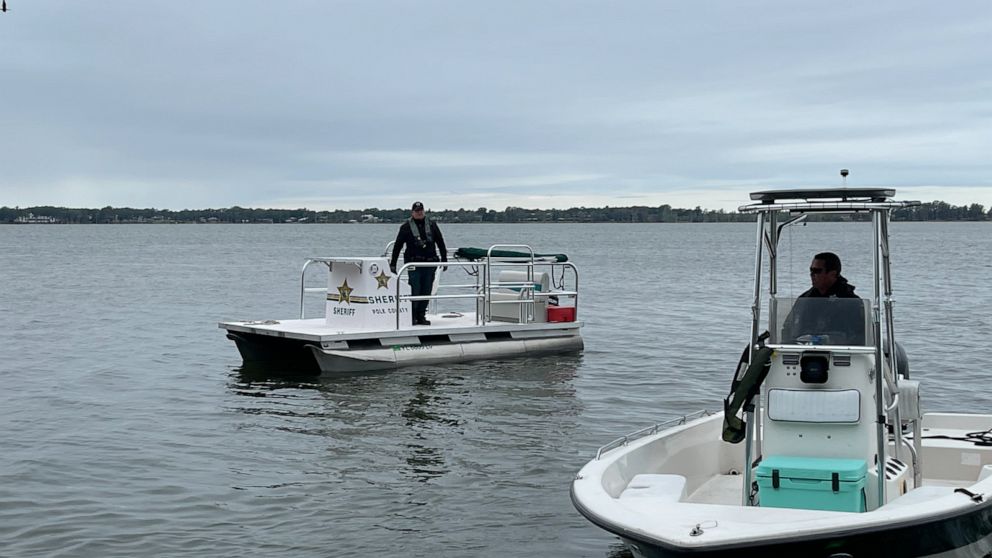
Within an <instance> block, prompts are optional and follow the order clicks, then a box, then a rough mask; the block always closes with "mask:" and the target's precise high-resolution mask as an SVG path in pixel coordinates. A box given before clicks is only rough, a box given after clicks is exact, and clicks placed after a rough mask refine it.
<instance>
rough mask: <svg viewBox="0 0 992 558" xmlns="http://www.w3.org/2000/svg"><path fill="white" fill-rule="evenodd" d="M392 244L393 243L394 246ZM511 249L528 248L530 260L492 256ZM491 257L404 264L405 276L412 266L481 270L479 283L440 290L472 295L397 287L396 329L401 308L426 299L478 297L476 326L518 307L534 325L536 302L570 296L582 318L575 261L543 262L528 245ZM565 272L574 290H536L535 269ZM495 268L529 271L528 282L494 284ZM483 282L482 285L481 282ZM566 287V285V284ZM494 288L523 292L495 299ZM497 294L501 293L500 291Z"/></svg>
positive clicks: (523, 317)
mask: <svg viewBox="0 0 992 558" xmlns="http://www.w3.org/2000/svg"><path fill="white" fill-rule="evenodd" d="M390 244H392V243H390ZM508 248H518V249H519V248H522V249H526V250H527V252H528V253H529V254H530V256H529V257H524V258H513V257H502V256H500V257H494V256H492V253H493V251H494V250H504V249H508ZM386 253H387V254H388V253H389V245H388V244H387V250H386ZM486 253H487V256H486V259H485V260H480V261H470V262H462V261H458V260H451V259H449V260H448V261H447V262H410V263H405V264H403V266H402V267H400V269H398V270H397V273H396V275H397V276H398V277H399V276H402V275H403V272H404V271H406V270H407V269H408V268H411V267H434V268H438V267H447V266H456V267H476V268H478V270H479V271H478V273H476V274H475V277H476V282H475V284H471V283H469V284H464V285H446V284H439V285H438V289H441V288H445V289H457V288H463V289H465V288H468V289H473V290H474V292H472V293H468V294H458V295H444V294H431V295H421V296H414V295H402V294H400V292H399V291H400V282H397V284H396V328H397V329H399V328H400V309H401V305H402V303H403V302H408V301H414V300H426V301H430V302H435V301H438V300H446V299H447V300H450V299H466V298H474V299H476V301H477V302H476V312H475V323H476V325H480V324H483V325H484V324H487V323H491V322H493V321H495V320H493V318H492V306H493V305H494V304H495V305H508V304H513V305H517V306H518V307H519V308H520V313H519V315H518V321H519V323H533V322H534V321H535V319H536V316H535V312H534V308H535V305H536V302H537V301H538V300H539V299H542V298H544V299H547V298H550V297H570V298H572V300H573V301H574V307H575V317H576V319H578V311H579V271H578V269H577V268H576V267H575V264H573V263H571V262H549V261H544V260H540V259H538V258H536V257H535V255H534V249H533V248H531V247H530V246H528V245H526V244H494V245H492V246H490V247H489V249H488V250H487V251H486ZM559 266H560V267H561V268H562V269H570V270H572V282H573V285H574V287H575V288H574V289H572V290H565V289H560V290H553V291H549V292H543V291H538V290H537V289H536V287H537V286H538V283H537V282H535V281H534V270H535V268H538V269H542V268H544V267H550V270H551V271H550V275H551V276H552V277H553V275H554V272H555V269H556V268H557V267H559ZM494 267H523V268H525V269H526V270H527V280H526V281H493V279H492V270H493V268H494ZM480 280H481V283H480ZM562 286H564V285H562ZM493 289H519V291H514V292H516V293H518V297H517V298H515V299H513V300H493ZM497 292H499V291H498V290H497Z"/></svg>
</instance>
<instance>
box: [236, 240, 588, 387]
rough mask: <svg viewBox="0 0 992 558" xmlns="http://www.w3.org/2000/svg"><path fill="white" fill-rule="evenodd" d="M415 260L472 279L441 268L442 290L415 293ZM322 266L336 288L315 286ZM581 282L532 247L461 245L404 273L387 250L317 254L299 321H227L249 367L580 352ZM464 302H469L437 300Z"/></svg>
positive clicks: (570, 268)
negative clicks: (444, 258) (314, 310)
mask: <svg viewBox="0 0 992 558" xmlns="http://www.w3.org/2000/svg"><path fill="white" fill-rule="evenodd" d="M390 244H392V243H390ZM389 248H390V247H389V246H387V249H386V254H388V253H389ZM414 266H418V267H423V266H432V267H441V268H452V271H455V270H464V271H466V272H467V273H468V277H470V278H471V280H470V282H468V283H463V284H457V285H455V284H445V283H443V282H441V281H440V278H441V275H442V271H441V270H439V271H438V273H437V279H436V280H435V284H434V291H433V292H432V294H431V295H429V296H422V297H414V296H411V295H410V287H409V285H408V284H407V281H406V279H405V277H404V275H405V273H406V272H407V271H408V270H409V269H410V268H412V267H414ZM312 268H313V269H319V268H323V269H324V270H326V272H327V278H326V287H310V286H307V285H308V275H309V276H312V275H313V273H310V274H308V270H310V269H312ZM578 280H579V276H578V270H577V269H576V267H575V265H574V264H572V263H571V262H569V261H568V258H567V257H566V256H564V255H562V254H548V255H541V254H535V253H534V250H533V249H531V248H530V247H529V246H522V245H495V246H492V247H490V248H489V249H488V250H484V249H474V248H460V249H459V250H457V251H456V252H455V253H454V254H452V257H451V258H449V261H448V262H444V263H441V262H437V263H435V262H418V263H416V264H405V265H403V267H402V268H400V269H399V270H398V273H395V274H394V273H392V272H391V271H390V269H389V261H388V258H387V257H386V256H385V255H383V256H380V257H372V258H350V257H331V258H313V259H310V260H307V261H306V263H305V264H304V265H303V271H302V272H301V277H300V318H299V319H290V320H258V321H236V322H235V321H229V322H221V323H220V324H219V326H220V327H221V328H223V329H226V330H227V336H228V338H229V339H231V340H233V341H234V342H235V343H236V344H237V347H238V350H239V351H240V352H241V356H242V358H243V359H244V362H245V364H246V365H262V366H272V367H278V368H279V369H280V370H284V371H285V370H300V371H314V372H317V371H319V372H323V373H335V372H356V371H365V370H380V369H389V368H397V367H400V366H408V365H418V364H436V363H453V362H464V361H469V360H480V359H495V358H508V357H514V356H522V355H535V354H547V353H562V352H576V351H581V350H582V347H583V343H582V337H581V335H580V334H579V329H580V328H581V327H582V323H581V322H579V321H577V311H578ZM310 281H311V282H312V279H310ZM307 294H320V295H321V296H322V297H324V298H326V303H325V304H324V309H325V315H324V317H322V318H307V317H306V315H305V314H306V300H305V298H306V295H307ZM412 300H428V301H430V304H431V307H432V308H433V313H429V314H428V316H427V317H428V319H429V321H430V322H431V324H430V325H427V326H423V325H416V326H414V325H411V321H412V320H411V318H410V301H412ZM459 302H461V303H463V305H467V306H468V308H466V309H464V310H465V311H452V310H448V311H440V310H438V308H437V307H438V306H439V305H442V304H449V305H457V304H458V303H459Z"/></svg>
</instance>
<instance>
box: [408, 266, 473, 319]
mask: <svg viewBox="0 0 992 558" xmlns="http://www.w3.org/2000/svg"><path fill="white" fill-rule="evenodd" d="M480 265H481V266H483V267H488V264H487V263H485V262H483V263H479V262H452V261H447V262H410V263H405V264H403V266H402V267H400V268H399V269H398V270H397V271H396V277H400V276H402V275H403V272H404V271H406V270H407V268H410V267H433V268H438V267H448V266H454V267H472V266H480ZM400 284H401V283H400V281H399V280H397V281H396V329H397V330H398V329H400V309H401V308H402V303H403V302H406V301H413V300H428V301H430V300H438V299H451V298H474V299H476V300H479V299H482V298H483V297H484V295H483V294H482V293H478V292H476V293H469V294H460V295H437V294H434V295H423V296H413V295H402V294H400ZM473 286H474V285H473ZM476 306H478V303H477V304H476ZM475 325H479V313H478V312H476V313H475Z"/></svg>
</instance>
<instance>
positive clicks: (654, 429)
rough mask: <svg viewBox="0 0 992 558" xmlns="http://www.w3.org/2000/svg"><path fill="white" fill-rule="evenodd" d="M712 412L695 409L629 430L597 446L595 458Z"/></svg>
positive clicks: (709, 414)
mask: <svg viewBox="0 0 992 558" xmlns="http://www.w3.org/2000/svg"><path fill="white" fill-rule="evenodd" d="M713 414H714V413H713V412H711V411H707V410H706V409H701V410H699V411H696V412H694V413H689V414H687V415H682V416H680V417H676V418H673V419H671V420H668V421H665V422H658V423H655V424H653V425H651V426H648V427H646V428H642V429H640V430H638V431H636V432H631V433H630V434H627V435H626V436H621V437H619V438H617V439H616V440H613V441H612V442H610V443H608V444H606V445H605V446H603V447H601V448H599V450H598V451H597V452H596V460H597V461H598V460H599V459H600V458H601V457H602V456H603V454H604V453H607V452H609V451H613V450H615V449H617V448H622V447H624V446H626V445H627V444H629V443H630V442H633V441H635V440H639V439H641V438H644V437H646V436H651V435H654V434H657V433H659V432H662V431H664V430H668V429H669V428H674V427H676V426H681V425H683V424H685V423H687V422H689V421H690V420H696V419H698V418H702V417H708V416H711V415H713Z"/></svg>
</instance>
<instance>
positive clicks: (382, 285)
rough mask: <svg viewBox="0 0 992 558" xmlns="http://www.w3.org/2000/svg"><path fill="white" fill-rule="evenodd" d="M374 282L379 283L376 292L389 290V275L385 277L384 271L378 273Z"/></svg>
mask: <svg viewBox="0 0 992 558" xmlns="http://www.w3.org/2000/svg"><path fill="white" fill-rule="evenodd" d="M375 280H376V281H377V282H378V283H379V285H378V286H377V287H376V290H378V289H388V288H389V275H386V272H385V271H383V272H381V273H379V275H376V276H375Z"/></svg>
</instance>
